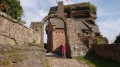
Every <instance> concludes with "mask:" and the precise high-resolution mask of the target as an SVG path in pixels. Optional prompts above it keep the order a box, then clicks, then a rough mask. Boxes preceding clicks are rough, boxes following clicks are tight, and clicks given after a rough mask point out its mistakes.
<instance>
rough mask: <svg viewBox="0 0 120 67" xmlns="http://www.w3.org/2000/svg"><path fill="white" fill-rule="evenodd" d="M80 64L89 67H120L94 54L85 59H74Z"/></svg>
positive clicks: (115, 62)
mask: <svg viewBox="0 0 120 67" xmlns="http://www.w3.org/2000/svg"><path fill="white" fill-rule="evenodd" d="M76 59H77V60H78V61H79V62H80V63H82V62H84V63H86V64H88V65H89V67H120V63H119V62H117V61H113V60H110V59H106V58H103V57H100V56H98V55H96V54H92V55H91V56H88V57H86V58H82V57H79V58H76Z"/></svg>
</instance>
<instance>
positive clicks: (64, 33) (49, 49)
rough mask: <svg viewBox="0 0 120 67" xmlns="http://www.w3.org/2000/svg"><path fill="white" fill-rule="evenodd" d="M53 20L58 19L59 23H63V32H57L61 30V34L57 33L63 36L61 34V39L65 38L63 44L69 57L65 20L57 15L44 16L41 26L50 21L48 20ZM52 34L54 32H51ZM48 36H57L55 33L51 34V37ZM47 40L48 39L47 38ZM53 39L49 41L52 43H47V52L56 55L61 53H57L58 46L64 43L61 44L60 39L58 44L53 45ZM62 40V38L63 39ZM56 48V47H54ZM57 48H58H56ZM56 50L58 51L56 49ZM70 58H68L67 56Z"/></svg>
mask: <svg viewBox="0 0 120 67" xmlns="http://www.w3.org/2000/svg"><path fill="white" fill-rule="evenodd" d="M53 18H57V19H59V21H62V22H63V24H64V29H63V31H62V29H59V30H61V32H60V31H58V32H59V33H60V34H61V33H63V34H61V36H62V35H63V37H65V43H66V44H67V52H69V53H68V54H69V55H70V51H71V50H70V46H69V45H68V37H67V31H66V30H67V27H66V19H65V18H63V17H60V16H58V15H49V16H46V17H45V18H44V19H43V21H42V23H43V24H45V23H46V21H50V19H53ZM53 33H54V32H53ZM48 36H49V35H48ZM50 36H52V37H53V36H58V35H56V34H55V33H54V34H53V35H50ZM63 37H61V38H63ZM48 38H49V37H48ZM58 38H59V37H58ZM54 39H55V38H54V37H53V38H52V39H50V40H51V41H52V42H49V44H47V45H48V48H47V49H48V52H51V51H53V52H57V53H61V51H59V50H60V46H61V45H62V43H64V42H62V41H61V40H60V38H59V39H58V40H59V41H60V44H55V42H54V41H55V40H54ZM63 39H64V38H63ZM50 44H52V45H50ZM55 46H56V47H55ZM58 47H59V48H58ZM57 48H58V49H57ZM68 54H67V55H68ZM69 57H70V56H69Z"/></svg>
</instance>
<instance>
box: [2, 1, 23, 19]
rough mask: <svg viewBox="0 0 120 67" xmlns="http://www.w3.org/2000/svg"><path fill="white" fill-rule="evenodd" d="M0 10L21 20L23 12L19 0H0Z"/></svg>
mask: <svg viewBox="0 0 120 67" xmlns="http://www.w3.org/2000/svg"><path fill="white" fill-rule="evenodd" d="M0 10H1V11H3V12H5V13H6V14H8V15H10V16H11V17H13V18H14V19H17V20H21V15H22V14H23V9H22V6H21V5H20V1H19V0H0Z"/></svg>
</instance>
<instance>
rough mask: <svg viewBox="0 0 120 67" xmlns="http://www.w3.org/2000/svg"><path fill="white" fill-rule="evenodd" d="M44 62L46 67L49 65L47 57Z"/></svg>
mask: <svg viewBox="0 0 120 67" xmlns="http://www.w3.org/2000/svg"><path fill="white" fill-rule="evenodd" d="M45 62H46V67H50V65H49V60H48V59H47V58H46V59H45Z"/></svg>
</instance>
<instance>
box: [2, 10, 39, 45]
mask: <svg viewBox="0 0 120 67" xmlns="http://www.w3.org/2000/svg"><path fill="white" fill-rule="evenodd" d="M40 37H41V36H40V33H39V32H36V31H33V30H32V29H29V28H27V27H26V26H24V25H23V24H21V23H20V22H18V21H17V20H15V19H13V18H11V17H10V16H8V15H6V14H5V13H3V12H0V44H10V45H15V44H18V45H24V44H28V43H32V42H34V43H36V44H39V43H40V42H41V39H40Z"/></svg>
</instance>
